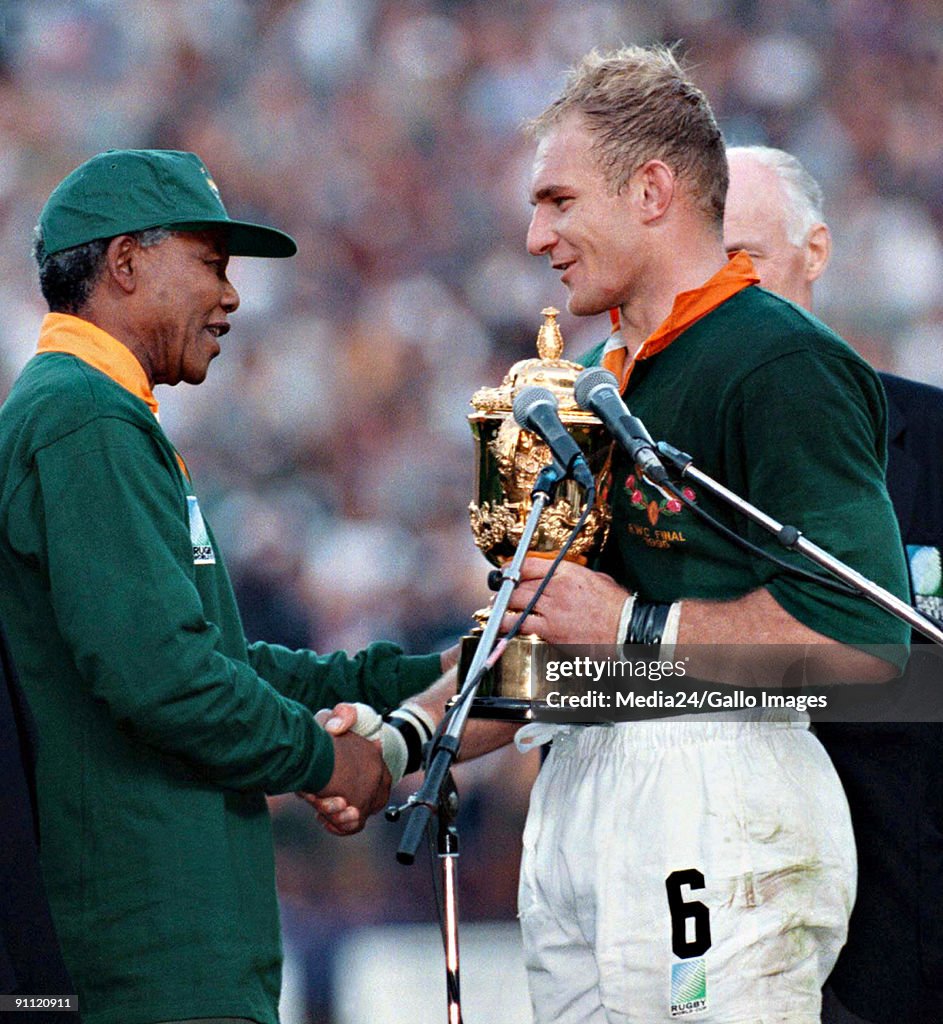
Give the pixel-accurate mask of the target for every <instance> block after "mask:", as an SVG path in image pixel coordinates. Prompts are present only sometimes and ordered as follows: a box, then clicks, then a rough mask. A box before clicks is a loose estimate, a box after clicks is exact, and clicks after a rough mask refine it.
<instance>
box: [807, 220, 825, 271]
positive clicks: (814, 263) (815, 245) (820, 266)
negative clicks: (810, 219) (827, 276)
mask: <svg viewBox="0 0 943 1024" xmlns="http://www.w3.org/2000/svg"><path fill="white" fill-rule="evenodd" d="M805 251H806V252H805V273H806V280H807V281H808V282H809V284H811V283H812V282H813V281H815V280H816V279H817V278H818V277H819V275H820V274H821V273H822V271H823V270H824V269H825V267H826V266H827V265H828V261H829V258H830V257H831V255H832V233H831V232H830V231H829V230H828V225H827V224H822V223H818V224H813V225H812V227H811V228H810V229H809V233H808V235H807V236H806V242H805Z"/></svg>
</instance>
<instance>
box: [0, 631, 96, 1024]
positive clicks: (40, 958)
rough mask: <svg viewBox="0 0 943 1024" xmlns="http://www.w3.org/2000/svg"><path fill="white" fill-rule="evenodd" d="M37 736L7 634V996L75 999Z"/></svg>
mask: <svg viewBox="0 0 943 1024" xmlns="http://www.w3.org/2000/svg"><path fill="white" fill-rule="evenodd" d="M35 752H36V734H35V726H34V724H33V719H32V716H31V715H30V713H29V708H28V707H27V705H26V699H25V697H24V695H23V691H22V690H21V689H20V685H19V683H18V681H17V679H16V673H15V671H14V668H13V661H12V659H11V657H10V651H9V648H8V647H7V643H6V638H5V637H4V636H3V633H2V631H0V993H9V994H12V995H70V994H72V993H74V992H75V989H74V987H73V985H72V982H71V980H70V978H69V975H68V972H67V971H66V967H65V964H64V963H63V960H62V953H61V952H60V949H59V942H58V939H57V938H56V934H55V931H54V929H53V923H52V916H51V915H50V912H49V904H48V903H47V901H46V891H45V888H44V886H43V880H42V875H41V874H40V867H39V823H38V817H37V810H36V779H35V774H34V769H35V759H36V753H35ZM14 1016H15V1017H16V1019H17V1020H22V1021H23V1024H32V1022H35V1024H39V1022H40V1021H43V1022H48V1024H52V1022H57V1024H63V1022H70V1024H77V1022H78V1020H79V1017H78V1014H76V1013H49V1012H18V1013H16V1014H15V1015H14Z"/></svg>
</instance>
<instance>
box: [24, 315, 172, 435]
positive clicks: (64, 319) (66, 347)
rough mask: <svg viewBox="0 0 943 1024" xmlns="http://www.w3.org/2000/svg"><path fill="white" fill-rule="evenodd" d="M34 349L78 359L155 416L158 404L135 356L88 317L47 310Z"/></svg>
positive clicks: (142, 368)
mask: <svg viewBox="0 0 943 1024" xmlns="http://www.w3.org/2000/svg"><path fill="white" fill-rule="evenodd" d="M36 351H37V352H38V353H41V352H64V353H66V354H67V355H70V356H75V357H76V358H77V359H81V360H82V362H84V363H88V365H89V366H92V367H94V368H95V369H96V370H100V371H101V372H102V373H103V374H105V376H107V377H110V378H111V379H112V380H113V381H114V382H115V383H116V384H120V385H121V387H123V388H124V389H125V391H130V392H131V394H132V395H134V396H135V397H136V398H140V399H141V401H142V402H145V403H146V404H147V407H148V408H149V409H150V410H151V412H152V413H153V414H154V415H155V416H157V413H158V409H159V405H158V402H157V399H156V398H155V397H154V392H153V391H152V390H151V385H150V382H149V381H148V379H147V374H146V373H145V372H144V367H143V366H141V364H140V363H139V362H138V359H137V356H135V355H134V353H133V352H132V351H131V350H130V349H129V348H128V347H127V346H126V345H123V344H122V343H121V342H120V341H118V339H117V338H113V337H112V336H111V335H110V334H108V332H107V331H103V330H102V329H101V328H100V327H96V326H95V324H92V323H89V322H88V320H83V319H82V318H81V317H77V316H71V315H70V314H68V313H47V314H46V316H45V317H43V322H42V325H41V327H40V329H39V345H38V346H37V348H36Z"/></svg>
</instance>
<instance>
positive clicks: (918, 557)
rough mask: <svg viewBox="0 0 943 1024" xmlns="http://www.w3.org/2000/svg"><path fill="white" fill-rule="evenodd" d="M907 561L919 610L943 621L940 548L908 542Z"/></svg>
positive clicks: (942, 573) (915, 602)
mask: <svg viewBox="0 0 943 1024" xmlns="http://www.w3.org/2000/svg"><path fill="white" fill-rule="evenodd" d="M907 563H908V568H909V569H910V585H911V587H912V588H913V592H914V605H915V607H916V609H917V611H918V612H920V614H921V615H926V616H928V617H929V618H931V619H936V620H937V621H938V622H939V621H943V559H941V558H940V549H939V548H934V547H929V546H927V545H923V544H908V545H907Z"/></svg>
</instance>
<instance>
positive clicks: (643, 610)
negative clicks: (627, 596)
mask: <svg viewBox="0 0 943 1024" xmlns="http://www.w3.org/2000/svg"><path fill="white" fill-rule="evenodd" d="M670 611H671V604H670V603H669V604H661V603H659V602H657V601H639V600H638V599H636V601H635V604H634V605H633V606H632V617H631V619H629V629H628V633H627V634H626V637H625V642H626V643H627V644H648V645H655V644H660V643H661V638H662V637H663V636H664V635H665V625H666V624H667V622H668V613H669V612H670Z"/></svg>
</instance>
